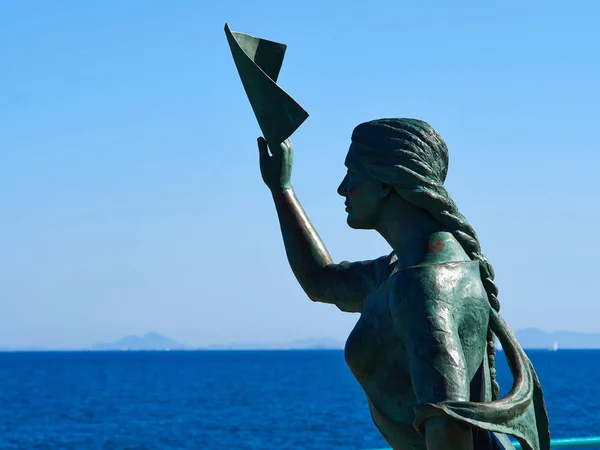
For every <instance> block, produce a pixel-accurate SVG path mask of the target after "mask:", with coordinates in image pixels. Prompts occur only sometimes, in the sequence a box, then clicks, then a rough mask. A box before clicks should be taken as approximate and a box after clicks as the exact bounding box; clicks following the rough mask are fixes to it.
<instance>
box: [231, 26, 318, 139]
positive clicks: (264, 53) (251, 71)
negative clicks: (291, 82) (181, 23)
mask: <svg viewBox="0 0 600 450" xmlns="http://www.w3.org/2000/svg"><path fill="white" fill-rule="evenodd" d="M225 34H226V36H227V41H228V42H229V47H230V49H231V54H232V56H233V61H234V62H235V65H236V67H237V70H238V73H239V75H240V79H241V80H242V85H243V86H244V90H245V91H246V95H247V96H248V100H250V105H251V106H252V110H253V111H254V115H255V116H256V120H257V121H258V125H259V127H260V129H261V131H262V133H263V135H264V137H265V139H266V140H267V142H268V143H269V144H270V145H278V144H280V143H281V142H283V141H285V140H286V139H287V138H289V137H290V136H291V135H292V133H294V131H296V130H297V129H298V127H299V126H300V125H302V123H303V122H304V121H305V120H306V119H307V117H308V113H307V112H306V111H305V110H304V109H303V108H302V107H301V106H300V105H299V104H298V103H296V101H295V100H294V99H293V98H292V97H290V96H289V95H288V94H287V93H286V92H285V91H284V90H283V89H281V88H280V87H279V86H278V85H277V83H276V82H277V78H278V76H279V72H280V70H281V65H282V64H283V57H284V55H285V50H286V48H287V46H286V45H285V44H281V43H278V42H273V41H268V40H266V39H260V38H256V37H253V36H249V35H247V34H243V33H236V32H232V31H231V30H230V29H229V25H227V24H225Z"/></svg>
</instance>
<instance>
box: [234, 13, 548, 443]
mask: <svg viewBox="0 0 600 450" xmlns="http://www.w3.org/2000/svg"><path fill="white" fill-rule="evenodd" d="M225 33H226V35H227V39H228V42H229V45H230V48H231V51H232V55H233V57H234V61H235V63H236V66H237V68H238V72H239V74H240V77H241V79H242V83H243V85H244V89H245V90H246V93H247V94H248V98H249V100H250V103H251V105H252V108H253V110H254V113H255V115H256V118H257V120H258V123H259V125H260V127H261V130H262V131H263V134H264V135H265V137H266V140H265V139H264V138H259V140H258V148H259V152H260V169H261V173H262V177H263V180H264V182H265V183H266V185H267V186H268V187H269V189H270V190H271V193H272V195H273V200H274V201H275V206H276V209H277V213H278V216H279V222H280V224H281V232H282V235H283V241H284V243H285V249H286V253H287V257H288V261H289V263H290V266H291V268H292V270H293V272H294V274H295V276H296V278H297V280H298V282H299V283H300V285H301V286H302V288H303V289H304V291H305V292H306V294H307V295H308V297H309V298H310V299H311V300H313V301H316V302H323V303H330V304H333V305H336V306H337V307H338V308H339V309H341V310H342V311H346V312H355V313H360V319H359V320H358V322H357V324H356V326H355V327H354V330H353V331H352V333H351V334H350V336H349V338H348V341H347V342H346V349H345V355H346V361H347V363H348V366H349V367H350V369H351V370H352V372H353V374H354V376H355V377H356V379H357V380H358V382H359V383H360V385H361V386H362V388H363V390H364V392H365V394H366V396H367V400H368V404H369V408H370V410H371V416H372V418H373V421H374V423H375V425H376V426H377V428H378V429H379V431H380V432H381V434H382V435H383V437H384V438H385V440H386V441H387V442H388V443H389V444H390V445H391V447H392V448H393V449H422V450H425V449H427V450H442V449H443V450H467V449H469V450H470V449H477V450H484V449H485V450H492V449H494V450H499V449H511V448H514V447H513V445H512V444H511V442H510V440H509V439H508V438H507V435H510V436H513V437H514V438H516V439H517V440H518V441H519V442H520V444H521V446H522V448H523V449H526V450H547V449H549V448H550V433H549V430H548V417H547V413H546V407H545V405H544V398H543V395H542V390H541V387H540V384H539V381H538V378H537V376H536V374H535V371H534V369H533V366H532V365H531V362H530V361H529V359H528V358H527V355H526V354H525V353H524V351H523V349H522V348H521V346H520V345H519V343H518V342H517V340H516V338H515V337H514V335H513V334H512V332H511V331H510V329H509V328H508V326H507V325H506V324H505V322H504V321H503V320H502V318H501V317H500V316H499V314H498V310H499V309H500V304H499V302H498V289H497V288H496V285H495V283H494V271H493V269H492V265H491V264H490V262H489V261H488V260H487V258H486V257H485V256H483V254H482V253H481V247H480V245H479V240H478V239H477V235H476V234H475V230H473V228H472V227H471V226H470V225H469V223H468V222H467V220H466V219H465V217H464V216H463V215H462V214H461V213H460V212H459V211H458V208H457V207H456V204H455V203H454V202H453V201H452V199H451V198H450V196H449V194H448V192H447V191H446V189H445V187H444V181H445V179H446V174H447V171H448V149H447V148H446V144H445V143H444V140H443V139H442V138H441V137H440V135H439V134H438V133H437V132H436V131H435V130H434V129H433V128H432V127H431V126H430V125H429V124H427V123H425V122H423V121H420V120H415V119H380V120H373V121H370V122H366V123H362V124H360V125H358V126H357V127H356V128H355V129H354V132H353V133H352V139H351V145H350V149H349V151H348V154H347V156H346V167H347V169H348V171H347V174H346V176H345V177H344V179H343V181H342V182H341V184H340V186H339V188H338V192H339V194H340V195H341V196H343V197H344V198H345V199H346V201H345V204H346V211H347V213H348V218H347V222H348V225H350V227H352V228H356V229H370V230H376V231H377V232H379V234H381V235H382V236H383V238H384V239H385V240H386V241H387V242H388V243H389V245H390V246H391V248H392V252H391V253H390V254H389V255H387V256H382V257H381V258H378V259H375V260H372V261H360V262H354V263H349V262H342V263H339V264H335V263H334V262H333V261H332V259H331V257H330V256H329V253H328V252H327V249H326V248H325V246H324V245H323V242H322V241H321V239H320V238H319V236H318V234H317V232H316V231H315V229H314V228H313V226H312V224H311V223H310V221H309V220H308V217H307V216H306V214H305V212H304V210H303V209H302V207H301V206H300V203H299V202H298V199H297V198H296V195H295V193H294V191H293V189H292V186H291V184H290V176H291V171H292V146H291V143H290V141H289V139H286V138H288V137H289V136H290V135H291V134H292V133H293V132H294V130H295V129H297V128H298V126H300V124H301V123H302V122H303V121H304V120H305V119H306V118H307V117H308V114H307V113H306V111H304V110H303V109H302V108H301V107H300V105H298V104H297V103H296V102H295V101H294V100H293V99H292V98H291V97H290V96H289V95H287V94H286V93H285V92H284V91H283V90H282V89H281V88H280V87H279V86H278V85H277V84H276V81H277V77H278V75H279V71H280V69H281V64H282V62H283V55H284V53H285V49H286V46H285V45H284V44H280V43H277V42H273V41H267V40H264V39H259V38H255V37H252V36H249V35H245V34H241V33H233V32H231V30H229V27H228V26H227V25H226V26H225ZM267 142H268V145H267ZM269 149H270V150H271V152H270V153H269ZM496 336H497V337H498V339H499V341H500V343H501V344H502V347H503V349H504V352H505V355H506V359H507V362H508V365H509V368H510V370H511V373H512V374H513V377H514V382H513V386H512V388H511V390H510V392H509V393H508V394H507V395H506V396H504V397H503V398H498V397H499V387H498V384H497V383H496V371H495V347H494V344H495V337H496Z"/></svg>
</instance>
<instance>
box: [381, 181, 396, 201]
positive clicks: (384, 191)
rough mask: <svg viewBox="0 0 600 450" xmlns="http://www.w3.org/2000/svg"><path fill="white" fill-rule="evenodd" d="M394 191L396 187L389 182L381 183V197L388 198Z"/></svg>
mask: <svg viewBox="0 0 600 450" xmlns="http://www.w3.org/2000/svg"><path fill="white" fill-rule="evenodd" d="M392 192H394V188H393V187H392V186H390V185H389V184H385V183H381V189H380V191H379V198H386V197H387V196H388V195H390V194H391V193H392Z"/></svg>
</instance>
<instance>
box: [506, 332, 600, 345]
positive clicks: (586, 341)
mask: <svg viewBox="0 0 600 450" xmlns="http://www.w3.org/2000/svg"><path fill="white" fill-rule="evenodd" d="M515 334H516V336H517V339H518V340H519V342H520V343H521V346H523V348H526V349H540V348H543V349H551V348H553V347H554V344H555V343H556V346H557V348H558V349H565V348H571V349H575V348H579V349H583V348H600V333H579V332H576V331H553V332H546V331H542V330H538V329H536V328H527V329H524V330H519V331H517V332H516V333H515Z"/></svg>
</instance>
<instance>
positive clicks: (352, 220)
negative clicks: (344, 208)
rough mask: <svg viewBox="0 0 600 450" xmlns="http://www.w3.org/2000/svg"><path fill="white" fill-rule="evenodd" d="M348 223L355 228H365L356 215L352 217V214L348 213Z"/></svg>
mask: <svg viewBox="0 0 600 450" xmlns="http://www.w3.org/2000/svg"><path fill="white" fill-rule="evenodd" d="M346 223H347V224H348V226H349V227H350V228H352V229H354V230H362V229H364V227H362V226H361V225H360V222H359V221H358V220H356V219H355V218H354V217H352V214H348V217H347V218H346Z"/></svg>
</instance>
